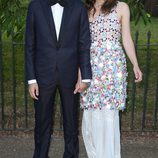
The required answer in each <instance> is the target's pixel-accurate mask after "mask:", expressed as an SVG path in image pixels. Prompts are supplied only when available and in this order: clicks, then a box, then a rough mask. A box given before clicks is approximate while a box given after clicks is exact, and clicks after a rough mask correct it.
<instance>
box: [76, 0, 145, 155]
mask: <svg viewBox="0 0 158 158" xmlns="http://www.w3.org/2000/svg"><path fill="white" fill-rule="evenodd" d="M86 4H87V7H88V13H89V20H90V30H91V40H92V44H91V65H92V73H93V79H92V81H91V85H90V87H89V88H88V89H87V90H86V91H85V92H83V93H81V107H82V108H83V109H84V114H83V121H82V133H83V139H84V143H85V147H86V151H87V155H88V157H89V158H120V157H121V154H120V129H119V110H124V109H125V102H126V96H127V95H126V86H127V82H126V77H127V70H126V56H125V54H124V51H123V48H122V45H121V43H120V40H121V37H122V43H123V46H124V49H125V51H126V53H127V56H128V57H129V59H130V61H131V63H132V64H133V70H134V74H135V78H136V80H135V82H139V81H141V80H142V73H141V70H140V69H139V66H138V62H137V58H136V53H135V49H134V44H133V41H132V38H131V34H130V12H129V7H128V5H127V4H126V3H124V2H118V1H117V0H86ZM80 80H81V76H79V79H78V81H79V82H78V83H80ZM78 86H79V85H78Z"/></svg>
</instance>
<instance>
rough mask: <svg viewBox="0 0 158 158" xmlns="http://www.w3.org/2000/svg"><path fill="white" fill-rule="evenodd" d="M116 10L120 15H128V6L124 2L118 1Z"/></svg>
mask: <svg viewBox="0 0 158 158" xmlns="http://www.w3.org/2000/svg"><path fill="white" fill-rule="evenodd" d="M117 7H118V10H119V11H120V12H121V14H127V13H129V6H128V4H127V3H125V2H120V1H118V6H117Z"/></svg>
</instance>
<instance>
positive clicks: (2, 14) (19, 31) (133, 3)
mask: <svg viewBox="0 0 158 158" xmlns="http://www.w3.org/2000/svg"><path fill="white" fill-rule="evenodd" d="M123 1H125V2H126V3H128V4H129V6H130V10H131V15H132V16H131V17H132V20H135V24H137V23H138V21H139V20H140V18H142V19H143V21H144V23H145V24H147V22H149V20H150V15H149V14H148V13H146V12H145V10H144V7H143V4H142V3H141V0H123ZM28 2H29V0H0V27H1V28H2V31H3V32H5V33H6V35H7V37H8V36H10V35H11V31H12V30H13V31H14V32H16V36H15V38H17V39H22V38H23V34H24V30H25V19H26V18H25V17H26V11H27V5H28Z"/></svg>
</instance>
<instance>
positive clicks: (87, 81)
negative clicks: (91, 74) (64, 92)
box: [82, 79, 91, 87]
mask: <svg viewBox="0 0 158 158" xmlns="http://www.w3.org/2000/svg"><path fill="white" fill-rule="evenodd" d="M82 82H83V83H85V84H87V86H88V87H89V86H90V85H91V80H90V79H84V80H82Z"/></svg>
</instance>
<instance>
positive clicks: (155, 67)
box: [0, 18, 158, 127]
mask: <svg viewBox="0 0 158 158" xmlns="http://www.w3.org/2000/svg"><path fill="white" fill-rule="evenodd" d="M157 28H158V18H152V19H151V23H150V24H148V25H147V26H145V25H144V24H143V22H142V21H140V22H139V23H138V25H136V26H135V25H134V22H131V30H132V36H133V39H134V34H135V32H136V31H137V30H138V31H139V40H138V44H140V45H141V44H147V32H148V31H151V44H157V45H158V29H157ZM3 38H4V41H5V42H4V43H3V47H2V49H3V65H4V81H5V82H4V103H5V104H4V110H5V123H6V127H9V125H8V124H9V123H8V120H11V121H10V122H12V118H13V117H12V116H13V110H12V109H13V106H12V102H13V93H12V89H13V85H12V77H13V76H12V75H13V74H12V68H13V66H12V47H11V43H10V41H9V40H8V39H6V37H3ZM14 50H15V77H16V87H15V88H16V106H17V113H18V115H17V117H18V118H17V121H18V120H23V121H24V114H25V107H24V105H25V104H24V53H23V52H24V48H23V46H22V45H15V47H14ZM146 50H147V46H138V59H139V63H140V66H141V69H142V70H143V73H144V78H145V77H146V65H147V64H146V62H147V59H146ZM157 53H158V46H156V45H155V46H151V48H150V62H149V63H150V69H149V78H148V80H149V84H148V93H147V114H150V119H149V118H148V120H151V121H152V119H153V113H154V108H155V95H156V94H155V92H156V83H157V73H158V62H157V61H158V54H157ZM128 70H129V77H128V81H129V84H128V99H127V105H128V107H127V110H126V111H125V113H124V115H123V120H124V121H123V122H127V119H129V121H128V123H127V124H128V127H129V124H130V111H131V108H132V107H131V103H132V97H131V96H132V93H131V92H132V79H133V77H132V76H133V73H132V66H131V64H130V62H129V60H128ZM144 87H145V81H144V80H143V82H142V83H139V84H137V85H136V98H135V121H136V122H139V123H140V122H141V116H142V109H143V97H144ZM0 102H1V98H0ZM56 104H57V105H59V100H57V103H56ZM28 107H29V108H28V109H29V112H28V113H29V118H33V117H32V115H33V108H32V100H31V99H30V98H29V97H28ZM57 107H58V110H59V106H57ZM21 117H22V118H21ZM8 118H10V119H8ZM19 118H21V119H19ZM31 120H32V119H29V121H30V122H31ZM23 121H22V122H23ZM30 124H31V123H30ZM136 124H137V123H136ZM17 126H18V127H22V126H24V124H23V123H18V125H17Z"/></svg>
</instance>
